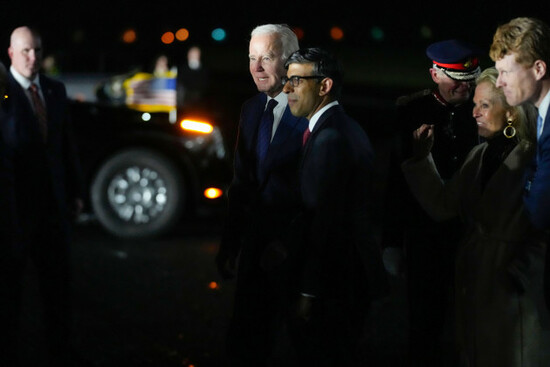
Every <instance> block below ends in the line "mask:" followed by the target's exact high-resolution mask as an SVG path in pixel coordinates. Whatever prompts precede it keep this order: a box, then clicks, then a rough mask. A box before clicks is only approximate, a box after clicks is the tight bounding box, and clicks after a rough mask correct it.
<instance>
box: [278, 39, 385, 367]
mask: <svg viewBox="0 0 550 367" xmlns="http://www.w3.org/2000/svg"><path fill="white" fill-rule="evenodd" d="M286 67H287V77H285V78H284V79H283V81H284V83H285V85H284V89H283V91H284V92H285V93H287V95H288V104H289V106H290V110H291V111H292V114H293V115H295V116H298V117H305V118H307V119H308V121H309V124H308V129H307V130H306V133H305V134H304V138H303V144H304V147H303V152H302V158H301V162H300V172H299V178H300V193H301V205H302V213H301V215H300V217H299V221H298V222H299V223H300V227H301V228H302V229H303V237H302V238H296V240H297V241H300V242H301V243H300V251H299V256H298V258H299V261H298V265H297V268H298V271H297V272H296V274H297V275H298V277H297V278H296V282H295V287H296V294H297V295H298V308H297V309H298V314H297V316H298V317H297V321H299V322H295V323H293V325H292V329H291V331H292V335H293V337H294V338H295V339H294V342H295V348H296V350H297V351H298V354H299V361H300V363H299V365H300V366H357V365H358V364H359V363H358V360H357V359H356V357H357V349H356V348H357V346H358V341H359V338H360V337H361V335H362V331H363V328H362V327H363V325H364V322H365V316H366V312H367V310H368V308H369V303H370V301H371V300H372V299H374V298H376V297H378V296H380V295H382V294H383V293H384V292H385V290H386V287H387V283H386V278H385V272H384V269H383V265H382V259H381V252H380V250H379V248H378V246H377V244H376V243H375V241H374V238H373V228H372V225H371V218H370V216H371V213H369V208H370V202H369V201H370V198H371V191H370V190H371V181H372V175H373V172H374V168H373V150H372V146H371V143H370V141H369V138H368V137H367V135H366V133H365V131H364V130H363V129H362V128H361V126H360V125H359V124H358V123H357V122H356V121H355V120H353V119H352V118H350V117H349V116H348V115H347V114H346V113H345V112H344V109H343V108H342V106H341V105H339V103H338V98H339V96H340V92H341V88H342V72H341V70H340V67H339V64H338V62H337V60H336V59H335V58H333V57H332V56H331V55H330V54H329V53H327V52H326V51H324V50H322V49H318V48H310V49H303V50H299V51H297V52H295V53H293V54H292V55H291V56H290V58H289V59H288V61H287V62H286Z"/></svg>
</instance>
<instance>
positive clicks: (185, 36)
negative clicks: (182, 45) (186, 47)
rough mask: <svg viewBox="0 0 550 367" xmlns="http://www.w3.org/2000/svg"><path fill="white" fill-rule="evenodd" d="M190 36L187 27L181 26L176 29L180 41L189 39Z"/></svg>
mask: <svg viewBox="0 0 550 367" xmlns="http://www.w3.org/2000/svg"><path fill="white" fill-rule="evenodd" d="M188 38H189V31H188V30H187V29H186V28H180V29H178V30H177V31H176V39H177V40H178V41H187V39H188Z"/></svg>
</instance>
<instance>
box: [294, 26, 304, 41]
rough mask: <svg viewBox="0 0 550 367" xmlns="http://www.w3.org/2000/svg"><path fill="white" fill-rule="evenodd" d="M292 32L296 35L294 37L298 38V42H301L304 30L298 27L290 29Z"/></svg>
mask: <svg viewBox="0 0 550 367" xmlns="http://www.w3.org/2000/svg"><path fill="white" fill-rule="evenodd" d="M292 30H293V31H294V34H296V37H297V38H298V40H299V41H301V40H303V39H304V35H305V33H304V30H303V29H302V28H300V27H295V28H292Z"/></svg>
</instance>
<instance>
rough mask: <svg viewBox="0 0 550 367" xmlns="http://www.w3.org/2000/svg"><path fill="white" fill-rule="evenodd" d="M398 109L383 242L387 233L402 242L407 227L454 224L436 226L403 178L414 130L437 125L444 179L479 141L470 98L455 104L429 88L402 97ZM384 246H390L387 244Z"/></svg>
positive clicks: (436, 150) (437, 148)
mask: <svg viewBox="0 0 550 367" xmlns="http://www.w3.org/2000/svg"><path fill="white" fill-rule="evenodd" d="M396 109H397V114H396V116H397V120H396V126H395V128H396V134H395V139H394V146H393V148H392V153H391V158H390V163H389V164H390V166H389V176H388V187H387V194H386V195H387V196H386V198H387V199H386V200H387V205H386V208H387V212H386V213H385V217H386V218H385V220H384V223H385V224H384V226H385V228H384V232H385V235H384V238H385V240H384V241H386V239H388V236H389V237H394V239H388V242H390V243H391V242H396V241H401V240H395V238H396V237H395V236H399V237H402V233H403V232H404V231H405V232H406V231H407V230H408V229H414V230H419V231H424V230H428V231H432V232H433V231H438V230H442V231H443V232H446V231H447V229H448V228H453V227H454V223H449V225H448V226H445V225H444V224H439V225H438V226H435V225H434V224H435V222H434V221H433V220H432V219H431V218H430V217H429V216H428V215H427V214H426V213H425V211H424V210H423V209H422V208H421V207H420V205H419V204H418V202H417V200H416V199H415V198H414V197H413V196H412V194H411V192H410V189H409V187H408V185H407V183H406V182H405V180H404V177H403V173H402V172H401V168H400V165H401V163H402V162H403V161H405V160H406V159H408V158H410V157H411V156H412V154H413V151H412V134H413V131H414V130H416V129H417V128H419V127H420V126H421V125H422V124H430V125H434V135H435V141H434V146H433V148H432V156H433V160H434V162H435V165H436V167H437V169H438V171H439V173H440V176H441V178H442V179H443V180H447V179H450V178H451V177H452V175H453V173H454V172H456V171H457V170H458V169H459V168H460V167H461V166H462V164H463V163H464V160H465V158H466V156H467V155H468V153H469V152H470V150H471V149H472V148H473V147H474V146H475V145H477V144H478V143H479V137H478V132H477V125H476V122H475V120H474V118H473V116H472V110H473V103H472V101H471V100H469V101H467V102H466V103H463V104H461V105H459V106H453V105H450V104H448V103H447V102H445V100H444V99H443V98H442V97H441V96H440V95H439V93H438V92H437V91H436V90H434V91H432V90H429V89H426V90H423V91H420V92H417V93H415V94H412V95H409V96H404V97H400V98H399V99H398V100H397V102H396ZM442 226H443V227H444V228H443V229H441V228H442ZM384 245H385V246H387V245H388V243H385V244H384Z"/></svg>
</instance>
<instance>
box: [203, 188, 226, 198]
mask: <svg viewBox="0 0 550 367" xmlns="http://www.w3.org/2000/svg"><path fill="white" fill-rule="evenodd" d="M222 194H223V191H222V190H220V189H218V188H217V187H209V188H207V189H206V190H204V197H205V198H207V199H217V198H219V197H220V196H222Z"/></svg>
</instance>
